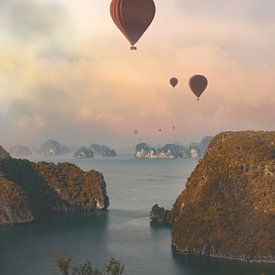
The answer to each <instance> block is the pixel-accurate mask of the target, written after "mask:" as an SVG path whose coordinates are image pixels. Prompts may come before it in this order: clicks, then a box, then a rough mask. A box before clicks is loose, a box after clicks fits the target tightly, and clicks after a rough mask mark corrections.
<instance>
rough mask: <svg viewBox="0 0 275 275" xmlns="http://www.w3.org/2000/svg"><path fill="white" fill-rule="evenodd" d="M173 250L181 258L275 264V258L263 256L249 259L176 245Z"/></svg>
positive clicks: (244, 256) (173, 245)
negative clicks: (187, 248)
mask: <svg viewBox="0 0 275 275" xmlns="http://www.w3.org/2000/svg"><path fill="white" fill-rule="evenodd" d="M172 250H173V251H174V252H175V253H177V254H178V255H181V256H197V257H210V258H214V259H221V260H228V261H237V262H242V263H250V264H275V257H272V256H262V257H248V256H246V255H224V254H222V253H213V252H211V251H210V252H209V253H207V252H206V251H204V250H203V249H202V250H192V251H190V250H184V249H179V248H178V247H177V246H176V245H175V243H172Z"/></svg>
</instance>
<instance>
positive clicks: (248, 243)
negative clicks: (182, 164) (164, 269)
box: [172, 131, 275, 263]
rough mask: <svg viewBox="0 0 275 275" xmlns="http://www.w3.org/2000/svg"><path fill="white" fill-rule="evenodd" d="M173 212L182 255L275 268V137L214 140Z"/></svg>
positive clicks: (232, 134)
mask: <svg viewBox="0 0 275 275" xmlns="http://www.w3.org/2000/svg"><path fill="white" fill-rule="evenodd" d="M172 211H173V213H172V215H173V227H172V243H173V247H174V248H175V250H176V251H178V252H179V253H181V254H187V255H205V256H213V257H221V258H228V259H237V260H241V261H253V262H274V263H275V239H274V236H275V132H252V131H251V132H250V131H248V132H226V133H222V134H220V135H218V136H216V137H215V138H214V139H213V140H212V142H211V144H210V146H209V148H208V150H207V151H206V154H205V156H204V158H203V160H202V161H200V162H199V164H198V166H197V167H196V169H195V170H194V172H193V173H192V175H191V177H190V178H189V179H188V181H187V183H186V188H185V190H184V191H183V192H182V193H181V195H180V196H179V197H178V199H177V200H176V203H175V205H174V207H173V210H172Z"/></svg>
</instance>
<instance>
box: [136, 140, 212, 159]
mask: <svg viewBox="0 0 275 275" xmlns="http://www.w3.org/2000/svg"><path fill="white" fill-rule="evenodd" d="M211 139H212V137H204V138H203V139H202V141H201V143H191V144H190V145H189V146H182V145H179V144H166V145H164V146H163V147H160V148H154V147H152V146H148V145H147V144H146V143H140V144H138V145H137V146H136V153H135V157H136V158H144V159H178V158H184V159H186V158H193V159H198V158H200V157H202V156H203V155H204V153H205V151H206V149H207V147H208V145H209V143H210V141H211Z"/></svg>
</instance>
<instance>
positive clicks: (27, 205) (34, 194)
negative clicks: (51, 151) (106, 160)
mask: <svg viewBox="0 0 275 275" xmlns="http://www.w3.org/2000/svg"><path fill="white" fill-rule="evenodd" d="M108 205H109V198H108V196H107V194H106V184H105V181H104V178H103V175H102V174H100V173H99V172H96V171H89V172H84V171H82V170H81V169H80V168H78V167H77V166H75V165H73V164H69V163H62V164H58V165H55V164H53V163H46V162H40V163H33V162H30V161H28V160H17V159H8V158H7V159H2V160H0V225H1V224H2V225H3V224H16V223H26V222H31V221H33V220H38V219H43V218H45V217H48V216H51V215H54V214H56V213H70V212H81V211H92V210H96V209H100V210H102V209H106V208H107V207H108Z"/></svg>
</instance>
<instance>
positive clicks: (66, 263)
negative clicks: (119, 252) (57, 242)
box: [54, 254, 124, 275]
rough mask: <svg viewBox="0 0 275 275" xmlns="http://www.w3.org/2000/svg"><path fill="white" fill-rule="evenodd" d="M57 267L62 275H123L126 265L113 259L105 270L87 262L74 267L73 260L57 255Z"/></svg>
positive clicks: (55, 256) (55, 257)
mask: <svg viewBox="0 0 275 275" xmlns="http://www.w3.org/2000/svg"><path fill="white" fill-rule="evenodd" d="M54 259H55V266H56V267H57V268H58V270H59V271H60V272H61V274H62V275H70V274H71V275H122V274H123V273H124V265H122V264H121V263H120V262H119V261H117V260H115V259H114V258H111V259H110V261H109V262H108V263H107V264H106V266H105V268H104V269H103V270H99V269H97V268H95V267H94V266H93V264H92V262H90V261H87V262H86V263H84V264H78V265H73V264H72V259H71V258H69V259H66V258H65V257H64V256H63V255H60V254H55V255H54Z"/></svg>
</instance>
